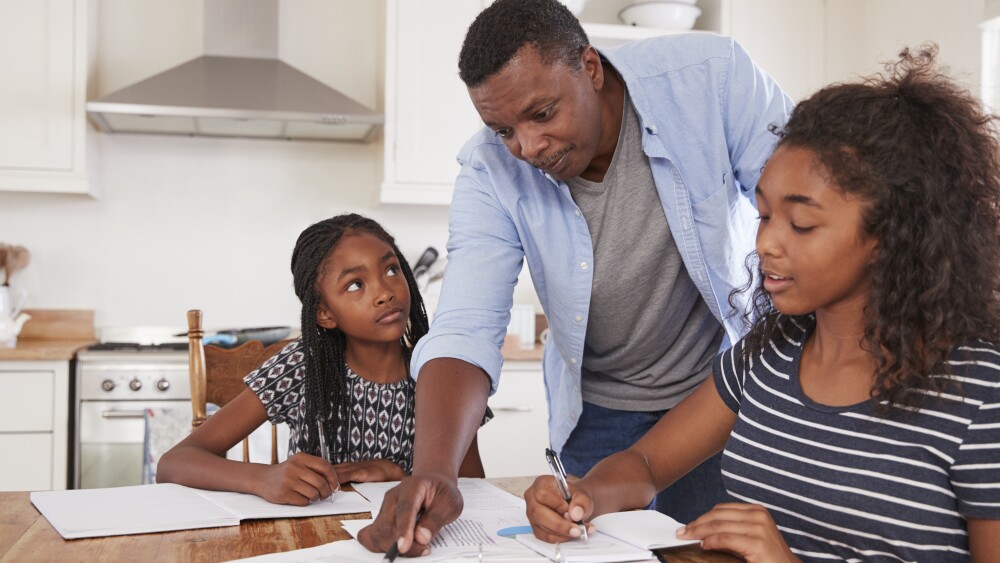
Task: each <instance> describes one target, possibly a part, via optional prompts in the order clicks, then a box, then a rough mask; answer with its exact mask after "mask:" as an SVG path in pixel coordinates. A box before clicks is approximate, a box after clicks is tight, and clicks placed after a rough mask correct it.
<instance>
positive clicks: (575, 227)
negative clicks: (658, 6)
mask: <svg viewBox="0 0 1000 563" xmlns="http://www.w3.org/2000/svg"><path fill="white" fill-rule="evenodd" d="M601 54H602V55H603V56H604V57H606V58H607V60H608V61H609V62H610V63H611V64H612V65H613V66H614V68H615V69H616V70H617V71H618V72H619V73H620V74H621V76H622V78H623V79H624V81H625V84H626V85H627V87H628V91H629V95H630V96H631V98H632V102H633V103H634V105H635V108H636V111H637V112H638V115H639V119H640V122H641V125H642V149H643V151H645V153H646V154H647V155H648V156H649V162H650V165H651V167H652V170H653V178H654V181H655V183H656V189H657V191H658V192H659V195H660V201H661V203H662V205H663V210H664V212H665V213H666V217H667V222H668V223H669V225H670V230H671V233H672V234H673V236H674V239H675V240H676V242H677V247H678V249H679V250H680V253H681V256H682V258H683V260H684V265H685V266H686V267H687V271H688V273H689V274H690V276H691V279H692V280H693V281H694V283H695V285H696V286H697V287H698V291H699V292H700V293H701V296H702V297H703V298H704V299H705V302H706V303H707V304H708V306H709V308H711V310H712V313H713V314H715V316H716V317H717V318H718V319H719V320H720V321H721V322H722V323H723V324H724V326H725V329H726V336H727V338H726V339H725V341H724V343H723V346H724V347H728V346H729V343H730V342H735V341H736V340H737V339H738V338H739V336H741V334H742V332H743V329H742V323H741V321H740V319H739V318H738V316H734V317H730V316H728V315H729V313H730V310H731V308H730V306H729V303H728V297H729V292H730V290H732V289H733V288H734V287H739V286H740V285H742V284H743V283H744V282H745V281H746V271H745V269H744V267H743V265H744V260H745V258H746V257H747V255H748V254H749V253H750V252H751V251H752V250H753V248H754V233H755V231H756V217H757V213H756V210H755V209H754V204H753V199H754V188H755V187H756V184H757V180H758V179H759V178H760V174H761V169H762V168H763V166H764V163H765V161H766V160H767V158H768V156H769V155H770V154H771V151H772V149H773V148H774V144H775V142H776V141H777V137H776V135H775V134H774V133H772V132H771V131H769V129H768V127H769V126H770V125H771V124H777V125H781V124H784V123H785V121H786V120H787V118H788V114H789V112H790V111H791V108H792V102H791V100H790V99H789V98H788V97H787V96H786V95H785V94H784V93H782V92H781V90H780V89H779V88H778V86H777V84H775V82H774V81H773V80H772V79H771V78H770V77H769V76H768V75H766V74H765V73H764V72H763V71H761V70H760V69H759V68H757V67H756V66H755V65H754V64H753V62H752V61H751V60H750V57H749V55H747V53H746V51H744V50H743V48H742V47H740V46H739V45H738V44H737V43H735V42H734V41H733V40H732V39H730V38H727V37H720V36H716V35H710V34H685V35H670V36H664V37H659V38H655V39H648V40H643V41H637V42H633V43H629V44H626V45H623V46H622V47H619V48H618V49H616V50H613V51H609V52H602V53H601ZM458 161H459V163H460V164H461V166H462V168H461V172H460V173H459V176H458V179H457V181H456V183H455V191H454V196H453V198H452V203H451V211H450V219H449V228H450V236H449V240H448V266H447V269H446V271H445V277H444V285H443V287H442V290H441V298H440V301H439V303H438V309H437V313H436V315H435V317H434V322H433V323H432V326H431V329H430V332H429V333H428V334H427V335H426V336H425V337H424V338H422V339H421V340H420V342H419V343H418V344H417V347H416V350H415V352H414V354H413V361H412V371H411V373H413V374H417V375H415V377H416V376H418V375H419V373H420V368H421V367H422V366H423V365H424V364H425V363H426V362H427V361H428V360H431V359H433V358H439V357H450V358H458V359H461V360H465V361H467V362H469V363H472V364H474V365H476V366H478V367H480V368H482V369H483V370H484V371H485V372H486V373H487V374H489V376H490V378H491V379H492V383H493V392H495V390H496V387H497V386H498V385H499V384H500V381H499V378H500V367H501V364H502V363H503V357H502V356H501V354H500V347H501V346H502V344H503V338H504V335H505V332H506V327H507V324H508V322H509V320H510V309H511V305H512V304H513V292H514V285H515V284H516V283H517V278H518V274H519V272H520V270H521V267H522V262H523V261H524V260H525V259H526V260H527V263H528V268H529V270H530V272H531V279H532V281H533V282H534V285H535V290H536V292H537V293H538V298H539V300H540V302H541V304H542V307H543V309H544V310H545V314H546V316H547V317H548V322H549V337H548V341H547V342H546V346H545V355H544V360H543V367H544V372H545V388H546V394H547V396H548V401H549V440H550V442H551V443H552V446H553V448H554V449H556V450H557V451H560V450H561V449H562V446H563V444H565V443H566V440H567V438H568V437H569V434H570V432H572V431H573V428H574V427H575V426H576V421H577V418H578V417H579V415H580V412H581V410H582V406H583V403H582V399H581V394H580V365H581V364H582V362H583V349H584V339H585V337H586V334H587V314H588V311H589V310H590V297H591V285H592V271H593V270H592V269H591V265H592V264H593V259H594V257H593V244H592V242H591V238H590V232H589V230H588V229H587V222H586V221H585V220H584V218H583V216H582V215H581V213H580V210H579V209H578V208H577V206H576V204H575V203H574V202H573V198H572V197H570V193H569V188H567V186H566V184H565V183H564V182H559V181H556V180H554V179H553V178H551V177H550V176H548V175H546V174H544V173H542V172H540V171H539V170H537V169H536V168H533V167H532V166H530V165H529V164H527V163H525V162H523V161H520V160H518V159H516V158H514V157H513V156H512V155H511V154H510V152H509V151H508V150H507V148H506V146H504V144H503V142H502V140H501V139H499V138H497V137H496V136H495V134H494V132H493V131H491V130H489V129H488V128H483V129H482V130H481V131H480V132H479V133H477V134H476V135H475V136H473V137H472V139H470V140H469V142H468V143H466V145H465V146H464V147H463V148H462V150H461V152H460V153H459V157H458ZM622 282H623V283H622V291H630V290H633V291H635V292H636V296H637V298H641V296H642V289H641V288H636V287H635V286H636V284H642V283H645V280H622ZM631 288H634V289H631ZM740 306H741V307H742V305H740ZM664 322H672V320H671V319H664Z"/></svg>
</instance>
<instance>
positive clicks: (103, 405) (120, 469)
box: [76, 400, 191, 489]
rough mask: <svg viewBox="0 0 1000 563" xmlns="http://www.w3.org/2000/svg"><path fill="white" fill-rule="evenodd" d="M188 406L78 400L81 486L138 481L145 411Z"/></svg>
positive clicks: (189, 404)
mask: <svg viewBox="0 0 1000 563" xmlns="http://www.w3.org/2000/svg"><path fill="white" fill-rule="evenodd" d="M152 407H175V408H188V409H190V408H191V402H190V401H187V400H184V401H81V402H80V419H79V427H78V428H79V430H80V443H79V449H78V450H77V451H78V452H79V463H78V466H77V473H76V475H77V476H78V480H79V482H78V483H77V487H79V488H81V489H93V488H104V487H122V486H128V485H139V484H141V483H142V469H143V467H142V465H143V464H142V462H143V443H144V441H145V436H146V419H145V410H146V409H147V408H152Z"/></svg>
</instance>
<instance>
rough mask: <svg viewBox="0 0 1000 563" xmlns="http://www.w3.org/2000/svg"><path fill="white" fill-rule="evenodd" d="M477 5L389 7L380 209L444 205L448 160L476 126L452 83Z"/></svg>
mask: <svg viewBox="0 0 1000 563" xmlns="http://www.w3.org/2000/svg"><path fill="white" fill-rule="evenodd" d="M485 3H486V4H488V2H485ZM483 5H484V3H483V2H480V0H421V1H420V2H414V1H412V0H389V2H388V4H387V6H386V18H387V19H386V33H385V35H386V63H385V68H386V78H385V91H386V94H385V163H384V176H383V179H382V195H381V199H382V201H383V202H385V203H428V204H442V205H447V204H449V203H450V202H451V190H452V185H453V184H454V182H455V176H456V175H458V163H457V162H456V161H455V155H457V154H458V150H459V149H460V148H461V147H462V143H464V142H465V141H466V139H468V138H469V136H471V135H472V133H474V132H475V131H476V129H478V128H479V127H481V126H482V121H480V120H479V114H477V113H476V110H475V108H474V107H473V106H472V102H471V101H470V100H469V95H468V93H467V92H466V89H465V85H464V84H463V83H462V81H461V79H459V77H458V53H459V51H460V50H461V48H462V40H463V39H464V38H465V31H466V30H467V29H468V27H469V24H471V23H472V20H474V19H475V18H476V15H477V14H478V13H479V12H480V11H481V10H482V8H483Z"/></svg>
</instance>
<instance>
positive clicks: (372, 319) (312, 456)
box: [157, 214, 483, 505]
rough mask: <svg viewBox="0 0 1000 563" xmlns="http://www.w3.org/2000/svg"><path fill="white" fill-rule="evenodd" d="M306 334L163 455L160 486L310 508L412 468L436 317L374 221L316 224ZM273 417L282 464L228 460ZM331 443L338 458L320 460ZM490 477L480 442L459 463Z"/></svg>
mask: <svg viewBox="0 0 1000 563" xmlns="http://www.w3.org/2000/svg"><path fill="white" fill-rule="evenodd" d="M292 275H293V278H294V284H295V294H296V295H297V296H298V297H299V300H300V301H301V302H302V337H301V338H299V339H297V340H295V341H294V342H292V343H290V344H289V345H288V346H286V347H285V348H284V349H283V350H281V351H280V352H279V353H278V354H277V355H275V356H274V357H272V358H270V359H268V360H267V361H266V362H264V364H263V365H261V367H260V368H258V369H256V370H254V371H253V372H251V373H250V374H249V375H247V376H246V377H245V378H244V381H245V382H246V383H247V385H248V387H247V389H246V390H244V391H243V392H242V393H241V394H240V395H239V396H237V397H236V398H235V399H234V400H232V401H231V402H230V403H228V404H227V405H226V406H225V407H223V408H222V409H221V410H219V411H218V412H217V413H215V414H214V415H212V416H210V417H209V418H208V420H207V421H205V423H204V424H202V425H201V426H200V427H198V428H197V429H195V430H194V431H193V432H192V433H191V434H190V435H189V436H188V437H187V438H185V439H184V440H182V441H181V442H180V443H179V444H177V445H176V446H174V448H172V449H171V450H170V451H168V452H167V453H166V454H164V455H163V457H162V458H161V460H160V462H159V466H158V468H157V480H158V481H159V482H161V483H165V482H173V483H180V484H182V485H187V486H191V487H196V488H200V489H211V490H225V491H238V492H245V493H252V494H255V495H257V496H260V497H262V498H264V499H266V500H269V501H271V502H276V503H284V504H296V505H305V504H308V503H309V502H311V501H314V500H317V499H323V498H327V497H329V496H330V495H331V494H332V493H333V492H334V491H337V490H338V489H339V488H340V484H341V483H346V482H349V481H392V480H399V479H401V478H403V476H404V475H406V474H407V473H408V472H409V471H410V467H411V464H412V457H413V456H412V449H413V428H414V424H413V417H414V389H415V385H414V381H413V380H412V379H411V378H410V377H409V375H408V366H409V360H410V352H411V350H412V348H413V345H414V344H416V342H417V340H418V339H420V338H421V337H422V336H423V335H424V334H426V333H427V328H428V321H427V314H426V312H425V311H424V305H423V301H422V300H421V297H420V292H419V291H418V290H417V286H416V283H415V282H414V280H413V272H412V271H411V270H410V266H409V265H408V264H407V262H406V260H405V259H404V258H403V255H402V254H401V253H400V252H399V249H398V248H396V243H395V241H394V240H393V238H392V237H391V236H390V235H389V234H388V233H387V232H386V231H385V230H384V229H383V228H382V227H381V226H380V225H379V224H378V223H376V222H375V221H373V220H371V219H367V218H365V217H362V216H360V215H355V214H350V215H339V216H337V217H333V218H332V219H327V220H325V221H320V222H319V223H316V224H315V225H312V226H310V227H309V228H307V229H306V230H305V231H303V232H302V234H301V235H299V238H298V241H297V242H296V244H295V250H294V252H293V253H292ZM265 421H270V422H272V423H275V424H277V423H281V422H287V423H288V426H289V429H290V437H289V448H288V453H289V457H288V459H287V460H286V461H284V462H282V463H279V464H277V465H262V464H256V463H242V462H238V461H231V460H227V459H225V455H226V452H227V451H228V450H229V449H230V448H231V447H233V446H234V445H235V444H237V443H238V442H239V441H241V440H242V439H243V438H245V437H246V436H247V435H248V434H250V433H251V432H252V431H253V430H254V429H255V428H257V427H258V426H260V425H261V424H263V423H264V422H265ZM321 437H325V438H326V444H325V445H326V449H327V450H328V451H329V453H330V459H324V458H323V457H322V455H321V452H322V451H323V449H324V448H323V447H322V446H321V444H320V439H321ZM462 473H463V475H465V476H478V477H482V475H483V470H482V464H481V462H480V460H479V450H478V447H477V446H476V444H475V442H474V443H473V446H472V447H471V448H470V449H469V452H468V454H467V455H466V459H465V461H464V463H463V465H462Z"/></svg>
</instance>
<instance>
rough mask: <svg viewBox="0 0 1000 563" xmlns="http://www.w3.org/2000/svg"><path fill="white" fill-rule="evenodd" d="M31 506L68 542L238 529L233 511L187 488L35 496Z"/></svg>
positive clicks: (142, 487)
mask: <svg viewBox="0 0 1000 563" xmlns="http://www.w3.org/2000/svg"><path fill="white" fill-rule="evenodd" d="M31 503H32V504H34V505H35V508H37V509H38V511H39V512H41V513H42V516H45V518H46V519H47V520H48V521H49V523H50V524H52V527H53V528H55V529H56V531H58V532H59V534H60V535H61V536H62V537H63V538H66V539H73V538H92V537H101V536H118V535H126V534H145V533H150V532H165V531H170V530H189V529H194V528H213V527H217V526H237V525H239V523H240V521H239V518H237V517H236V516H235V515H233V514H232V513H230V512H229V511H228V510H226V509H224V508H222V507H220V506H217V505H215V504H213V503H212V502H210V501H209V500H208V499H206V498H204V497H202V496H201V495H199V494H198V493H196V492H195V491H194V489H189V488H187V487H183V486H181V485H174V484H162V485H139V486H135V487H116V488H110V489H76V490H69V491H42V492H34V493H31Z"/></svg>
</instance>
